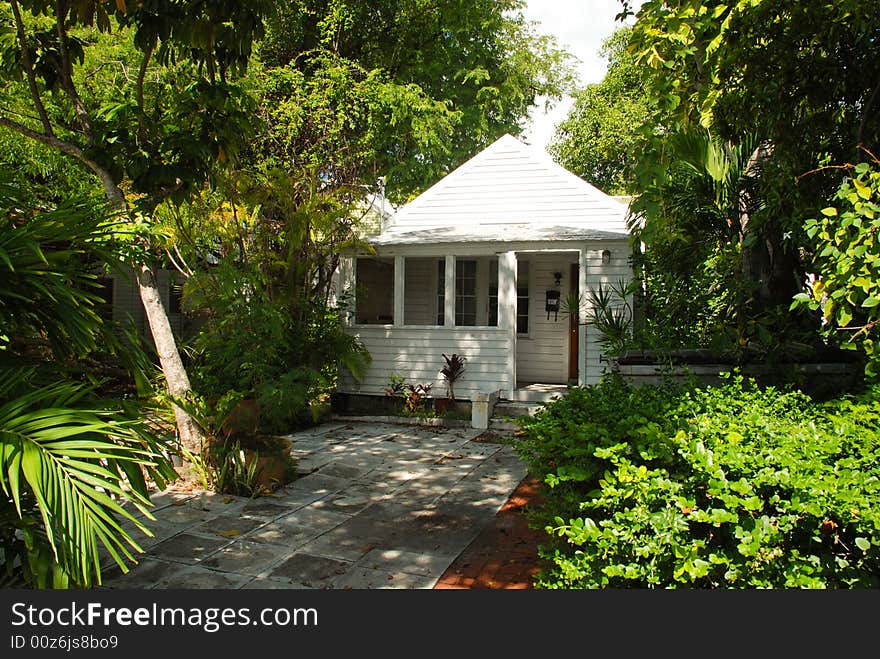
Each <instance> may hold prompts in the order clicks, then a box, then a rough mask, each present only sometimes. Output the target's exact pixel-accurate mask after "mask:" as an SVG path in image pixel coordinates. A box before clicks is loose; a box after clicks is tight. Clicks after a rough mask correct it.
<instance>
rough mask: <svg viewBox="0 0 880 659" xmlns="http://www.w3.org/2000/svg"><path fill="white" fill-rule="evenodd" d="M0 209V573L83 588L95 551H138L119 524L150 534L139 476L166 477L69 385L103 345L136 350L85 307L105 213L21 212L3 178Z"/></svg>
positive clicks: (156, 457) (137, 440) (95, 568)
mask: <svg viewBox="0 0 880 659" xmlns="http://www.w3.org/2000/svg"><path fill="white" fill-rule="evenodd" d="M4 174H5V172H4ZM4 178H5V176H4ZM0 211H2V212H0V269H2V271H3V277H2V278H0V281H2V283H0V327H2V328H3V333H4V334H3V335H2V336H0V376H2V377H0V490H2V493H3V496H2V497H0V568H2V569H0V573H2V574H3V575H4V577H3V579H4V584H9V585H19V586H20V585H26V586H28V587H37V588H47V587H52V588H66V587H69V586H78V587H88V586H91V585H92V584H94V583H95V582H97V583H100V561H101V559H102V556H101V555H100V554H99V551H100V550H101V549H103V550H104V551H106V552H107V554H108V555H109V556H111V557H112V558H114V560H115V561H116V562H117V564H118V565H119V566H120V568H121V569H123V570H127V565H126V560H133V553H132V552H133V551H142V550H141V549H140V547H139V546H138V545H137V543H136V542H135V541H134V539H133V538H132V537H131V534H130V532H129V531H126V530H124V529H123V527H122V526H121V525H120V521H122V520H127V521H128V522H129V523H131V524H132V525H134V527H135V528H137V529H139V530H140V531H142V532H144V533H146V534H148V535H149V534H150V532H149V530H148V529H147V527H146V526H145V523H144V522H143V521H142V520H139V519H137V518H135V516H134V512H135V511H139V512H141V513H143V514H144V515H145V516H146V517H147V518H148V519H152V518H151V517H150V514H149V512H148V506H149V496H148V487H147V483H146V480H145V474H146V475H149V476H150V477H151V479H152V480H153V481H154V482H156V483H158V484H159V485H160V486H161V485H162V484H163V483H164V482H165V481H166V480H167V479H169V478H170V477H173V476H175V475H176V474H175V472H174V468H173V467H172V465H171V462H170V460H169V458H168V457H167V455H166V447H165V446H164V445H163V442H162V441H161V440H157V439H156V438H154V436H153V433H151V432H150V429H149V427H148V424H147V423H146V422H145V421H143V420H141V419H138V418H137V417H136V416H135V414H136V413H137V410H131V409H127V408H126V406H125V404H124V403H122V402H121V401H118V400H113V399H108V398H107V397H106V396H104V397H100V396H98V395H96V393H95V386H94V385H92V386H86V385H84V384H81V383H78V382H76V379H77V376H81V377H82V378H83V379H86V378H87V377H90V378H91V377H93V374H91V373H90V372H89V370H86V369H84V368H83V362H84V361H85V359H87V358H91V357H94V356H95V354H96V353H98V352H100V351H105V350H107V349H108V346H114V345H115V346H117V348H118V351H117V355H119V354H125V353H129V354H130V353H134V352H137V350H136V348H135V347H134V346H132V345H125V346H123V345H120V344H119V343H118V341H116V340H115V339H114V338H113V334H112V332H111V331H110V329H111V328H109V327H108V326H107V325H106V324H105V323H103V322H102V321H101V318H100V317H99V315H98V314H97V313H96V311H95V307H96V304H97V302H98V300H99V299H100V298H98V297H97V295H96V279H97V276H96V274H95V273H94V268H93V265H94V260H95V259H96V257H102V258H103V259H104V260H105V261H106V260H110V259H112V245H113V243H114V240H115V233H116V231H115V229H116V228H115V226H114V223H113V221H112V218H108V217H107V216H106V213H105V212H104V209H102V208H100V207H98V208H96V207H95V206H94V205H93V204H92V203H90V202H89V201H83V200H80V199H71V200H67V201H65V202H64V203H62V204H60V205H59V206H58V207H56V208H53V209H51V210H46V209H39V208H37V209H35V208H32V207H31V201H30V199H29V198H28V196H27V195H26V194H24V195H23V194H21V192H20V190H19V189H17V188H16V187H14V186H11V185H9V184H7V183H6V182H5V181H3V182H2V183H0ZM65 376H66V378H65ZM65 379H66V381H64V380H65ZM123 503H127V504H129V505H126V506H125V507H123ZM10 578H11V580H10Z"/></svg>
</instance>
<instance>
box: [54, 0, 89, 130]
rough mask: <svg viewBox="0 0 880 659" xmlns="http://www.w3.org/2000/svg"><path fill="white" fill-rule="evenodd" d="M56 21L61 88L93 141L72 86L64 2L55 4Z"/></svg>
mask: <svg viewBox="0 0 880 659" xmlns="http://www.w3.org/2000/svg"><path fill="white" fill-rule="evenodd" d="M55 6H56V14H57V21H56V23H55V26H56V28H57V32H58V42H59V51H60V53H61V71H60V73H61V87H62V88H63V89H64V91H65V92H67V96H68V97H69V98H70V102H71V103H72V104H73V110H74V112H76V116H77V118H78V119H79V123H80V125H81V126H82V130H83V132H84V133H85V134H86V135H87V136H88V138H89V139H90V140H94V135H93V134H92V119H91V117H89V113H88V111H87V110H86V107H85V105H84V104H83V102H82V99H81V98H80V97H79V92H77V91H76V86H75V85H74V84H73V75H72V69H71V64H70V51H68V49H67V40H68V37H67V29H66V28H65V27H64V21H65V20H66V19H67V11H68V6H67V2H66V0H58V2H57V3H56V5H55Z"/></svg>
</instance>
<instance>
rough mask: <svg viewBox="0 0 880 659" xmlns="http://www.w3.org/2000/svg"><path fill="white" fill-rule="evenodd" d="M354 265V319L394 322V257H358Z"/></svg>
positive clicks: (378, 322) (361, 322)
mask: <svg viewBox="0 0 880 659" xmlns="http://www.w3.org/2000/svg"><path fill="white" fill-rule="evenodd" d="M355 267H356V272H355V281H356V294H355V322H356V323H357V324H359V325H390V324H391V323H393V322H394V259H389V258H384V259H383V258H359V259H357V262H356V264H355Z"/></svg>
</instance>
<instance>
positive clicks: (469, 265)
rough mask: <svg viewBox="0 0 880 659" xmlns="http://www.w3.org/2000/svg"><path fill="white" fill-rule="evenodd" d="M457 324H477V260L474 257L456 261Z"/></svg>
mask: <svg viewBox="0 0 880 659" xmlns="http://www.w3.org/2000/svg"><path fill="white" fill-rule="evenodd" d="M455 324H456V325H457V326H459V327H472V326H474V325H476V324H477V262H476V261H475V260H472V259H456V261H455Z"/></svg>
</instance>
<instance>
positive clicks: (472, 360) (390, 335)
mask: <svg viewBox="0 0 880 659" xmlns="http://www.w3.org/2000/svg"><path fill="white" fill-rule="evenodd" d="M351 331H352V333H354V334H355V335H357V336H358V337H360V339H361V341H362V342H363V344H364V345H365V346H366V348H367V350H369V351H370V355H371V356H372V358H373V363H372V365H371V366H370V370H369V371H368V372H367V376H366V377H365V378H364V380H363V381H362V382H360V383H357V382H355V381H354V380H353V379H352V378H351V376H349V375H348V374H346V373H343V374H342V375H341V377H340V384H339V389H340V391H342V392H345V393H360V394H373V395H383V394H384V393H385V389H386V387H387V386H388V378H389V377H390V376H391V374H392V373H396V374H399V375H402V376H404V377H405V378H406V380H407V382H408V383H410V384H415V383H422V384H432V385H433V386H434V388H433V390H432V391H431V395H432V396H439V397H443V396H445V395H446V385H445V383H444V381H443V377H442V376H441V375H440V369H441V368H442V367H443V365H444V364H445V361H444V360H443V354H444V353H445V354H447V355H449V354H451V353H458V354H460V355H464V356H465V357H466V358H467V363H466V364H465V373H464V376H463V377H462V379H461V380H460V381H459V382H456V383H455V395H456V398H461V399H465V400H466V399H469V398H470V397H471V396H472V395H473V394H475V393H486V392H492V391H497V390H504V391H506V390H508V389H509V387H510V378H509V374H508V373H509V369H508V365H509V360H510V358H511V342H510V337H509V336H508V334H507V333H506V332H505V331H504V330H503V329H501V328H495V327H479V328H473V327H457V328H448V327H430V328H427V327H426V328H419V327H400V328H397V327H356V328H352V330H351Z"/></svg>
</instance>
